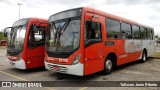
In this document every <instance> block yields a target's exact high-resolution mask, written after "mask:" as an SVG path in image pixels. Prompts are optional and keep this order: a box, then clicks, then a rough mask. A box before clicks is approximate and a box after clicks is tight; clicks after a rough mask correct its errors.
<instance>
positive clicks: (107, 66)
mask: <svg viewBox="0 0 160 90" xmlns="http://www.w3.org/2000/svg"><path fill="white" fill-rule="evenodd" d="M112 69H113V59H112V58H111V57H110V56H108V57H107V59H106V60H105V62H104V70H103V74H104V75H108V74H111V72H112Z"/></svg>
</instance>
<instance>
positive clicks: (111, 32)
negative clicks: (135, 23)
mask: <svg viewBox="0 0 160 90" xmlns="http://www.w3.org/2000/svg"><path fill="white" fill-rule="evenodd" d="M106 28H107V29H106V31H107V38H121V35H120V22H119V21H116V20H112V19H108V18H107V19H106Z"/></svg>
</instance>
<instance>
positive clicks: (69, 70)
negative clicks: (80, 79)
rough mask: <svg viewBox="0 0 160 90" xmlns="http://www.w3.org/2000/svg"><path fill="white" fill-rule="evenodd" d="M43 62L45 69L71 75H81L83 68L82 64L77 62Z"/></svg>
mask: <svg viewBox="0 0 160 90" xmlns="http://www.w3.org/2000/svg"><path fill="white" fill-rule="evenodd" d="M44 63H45V68H46V69H47V70H51V71H54V72H59V73H65V74H71V75H77V76H83V75H84V74H83V70H84V69H83V68H84V65H83V64H81V63H78V64H76V65H59V64H53V63H49V62H46V61H45V60H44Z"/></svg>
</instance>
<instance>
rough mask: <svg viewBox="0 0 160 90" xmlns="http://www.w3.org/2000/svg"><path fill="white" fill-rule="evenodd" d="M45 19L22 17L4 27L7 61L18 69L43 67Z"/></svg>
mask: <svg viewBox="0 0 160 90" xmlns="http://www.w3.org/2000/svg"><path fill="white" fill-rule="evenodd" d="M47 23H48V21H47V19H41V18H34V17H31V18H24V19H20V20H18V21H16V22H14V23H13V26H12V27H7V28H5V29H4V35H5V36H7V37H8V42H7V54H6V57H7V62H8V63H9V64H10V65H11V66H13V67H15V68H18V69H30V68H37V67H44V56H45V53H44V52H45V33H46V29H47Z"/></svg>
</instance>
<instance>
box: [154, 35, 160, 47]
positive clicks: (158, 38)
mask: <svg viewBox="0 0 160 90" xmlns="http://www.w3.org/2000/svg"><path fill="white" fill-rule="evenodd" d="M154 38H155V41H156V45H158V44H159V43H160V36H159V35H155V36H154Z"/></svg>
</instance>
